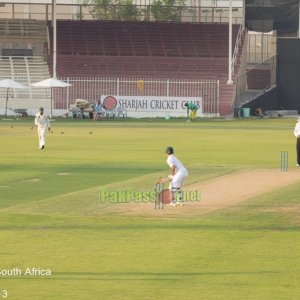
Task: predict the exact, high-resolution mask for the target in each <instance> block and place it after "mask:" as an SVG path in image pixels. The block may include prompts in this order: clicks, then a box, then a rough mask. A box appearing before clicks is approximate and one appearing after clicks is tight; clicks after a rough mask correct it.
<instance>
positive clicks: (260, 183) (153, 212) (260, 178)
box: [108, 169, 300, 217]
mask: <svg viewBox="0 0 300 300" xmlns="http://www.w3.org/2000/svg"><path fill="white" fill-rule="evenodd" d="M297 182H300V170H298V169H294V170H289V171H288V172H280V171H279V170H274V169H272V170H269V169H256V170H242V171H237V172H234V173H231V174H226V175H223V176H220V177H217V178H214V179H210V180H207V181H203V182H201V183H194V184H191V185H186V186H184V191H196V190H197V191H199V192H200V201H195V202H187V203H185V204H184V205H183V206H176V207H172V206H168V205H164V209H154V204H153V203H127V204H124V205H114V207H110V208H108V210H109V211H110V212H111V213H117V214H118V213H120V214H124V213H125V214H130V215H144V216H149V217H151V216H153V217H154V216H162V217H172V216H178V217H179V216H188V215H201V214H206V213H209V212H212V211H215V210H218V209H224V208H227V207H230V206H232V205H236V204H239V203H242V202H245V201H247V200H249V199H251V198H253V197H256V196H259V195H262V194H264V193H268V192H271V191H274V190H276V189H280V188H282V187H285V186H288V185H291V184H294V183H297Z"/></svg>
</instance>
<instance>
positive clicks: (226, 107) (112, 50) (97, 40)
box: [48, 20, 240, 114]
mask: <svg viewBox="0 0 300 300" xmlns="http://www.w3.org/2000/svg"><path fill="white" fill-rule="evenodd" d="M49 26H50V23H49ZM239 29H240V27H239V25H234V26H233V48H234V46H235V42H236V39H237V35H238V31H239ZM49 32H50V39H51V45H52V44H53V43H52V38H53V37H52V32H51V27H49ZM57 47H58V48H57V74H58V76H63V77H72V76H88V77H143V78H151V77H152V78H193V79H195V78H197V79H219V80H220V97H221V107H220V108H221V113H222V114H230V113H231V110H232V101H233V95H234V86H228V85H226V82H227V78H228V24H218V23H175V22H165V23H163V22H113V21H95V20H93V21H58V22H57ZM50 53H52V51H50ZM48 63H49V65H50V70H51V69H52V67H51V64H52V56H51V55H49V56H48ZM236 68H238V65H236Z"/></svg>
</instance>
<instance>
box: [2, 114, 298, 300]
mask: <svg viewBox="0 0 300 300" xmlns="http://www.w3.org/2000/svg"><path fill="white" fill-rule="evenodd" d="M52 124H53V126H52V128H53V133H49V134H48V135H47V144H46V149H45V150H43V151H40V150H38V143H37V135H36V131H35V129H34V128H32V126H33V119H32V118H28V119H19V120H17V119H14V118H12V119H11V120H10V119H9V120H7V119H4V120H3V119H0V137H1V148H0V149H1V161H0V246H1V247H0V270H1V272H2V273H3V272H6V271H7V270H13V269H14V270H16V269H19V270H21V272H22V274H21V275H12V276H5V275H2V276H1V275H0V299H1V297H2V298H4V297H5V296H6V294H5V293H6V292H5V291H7V292H8V297H7V299H22V300H24V299H26V300H27V299H37V300H40V299H63V300H67V299H72V300H74V299H104V300H106V299H107V300H110V299H128V300H132V299H168V300H169V299H170V300H171V299H205V300H206V299H226V300H227V299H230V300H232V299H239V300H240V299H272V300H273V299H299V298H300V286H299V278H300V251H299V249H300V234H299V229H300V218H299V206H300V199H299V194H300V185H299V184H293V185H290V186H287V187H285V188H282V189H275V190H274V191H273V192H271V193H268V194H263V195H261V196H260V197H257V198H254V199H251V200H250V201H248V202H246V203H243V204H240V205H236V206H234V207H228V208H226V209H224V210H219V211H215V212H212V213H210V214H207V215H199V216H197V215H195V214H193V216H181V217H180V216H179V217H176V218H175V217H174V218H171V217H168V218H165V217H164V216H163V214H161V213H160V214H157V216H156V215H154V216H153V215H152V216H151V217H145V216H137V215H135V216H132V215H129V214H126V212H124V214H122V213H113V212H110V213H108V212H107V211H106V210H105V209H102V208H101V207H100V206H99V201H98V196H99V189H101V188H110V189H118V188H124V189H126V188H133V187H134V188H136V189H149V190H151V189H152V188H153V182H154V180H155V179H156V178H157V177H158V176H159V175H166V174H168V167H167V165H166V156H165V154H164V150H165V148H166V146H170V145H172V146H174V148H175V151H176V155H177V156H178V157H179V158H180V160H182V161H183V162H184V164H185V165H186V166H187V167H188V169H189V171H190V176H189V178H188V180H187V182H186V183H187V184H188V183H193V182H197V181H203V180H206V179H208V178H214V177H218V176H222V175H223V174H227V173H231V172H234V171H236V170H239V169H257V168H258V169H261V168H270V169H278V171H279V167H280V166H279V160H280V151H281V150H285V151H289V160H290V165H289V167H290V168H295V167H294V166H295V138H294V136H293V130H294V126H295V120H294V119H262V120H258V119H247V120H204V121H198V122H196V123H185V122H184V121H183V120H169V121H167V120H152V121H151V122H150V121H149V120H129V121H124V122H122V121H103V122H97V123H92V122H91V121H90V120H60V119H56V120H55V121H53V122H52ZM299 172H300V170H299ZM299 183H300V182H299ZM237 185H238V182H237ZM253 188H255V187H253ZM112 205H113V204H112ZM114 205H116V204H114ZM27 268H30V269H32V268H36V269H46V270H51V275H49V276H47V275H38V274H37V275H30V274H27V275H25V274H24V273H25V271H26V269H27Z"/></svg>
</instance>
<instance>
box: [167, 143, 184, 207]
mask: <svg viewBox="0 0 300 300" xmlns="http://www.w3.org/2000/svg"><path fill="white" fill-rule="evenodd" d="M166 154H167V155H168V158H167V164H168V165H169V167H170V168H171V175H169V176H168V178H169V180H170V186H169V189H170V190H171V192H172V195H173V199H172V203H171V205H173V206H174V205H177V204H181V203H182V191H181V186H182V184H183V182H184V180H185V178H186V177H187V176H188V171H187V169H186V168H185V167H184V165H183V164H182V163H181V162H180V160H179V159H177V157H176V156H175V155H174V149H173V147H167V149H166Z"/></svg>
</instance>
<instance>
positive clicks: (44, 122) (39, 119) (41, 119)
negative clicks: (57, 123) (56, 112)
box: [34, 112, 50, 128]
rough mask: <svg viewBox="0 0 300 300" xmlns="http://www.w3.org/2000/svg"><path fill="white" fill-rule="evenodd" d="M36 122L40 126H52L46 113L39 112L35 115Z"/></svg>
mask: <svg viewBox="0 0 300 300" xmlns="http://www.w3.org/2000/svg"><path fill="white" fill-rule="evenodd" d="M34 124H35V125H36V126H38V127H40V128H47V127H49V128H50V122H49V120H48V117H47V116H46V115H45V114H42V115H41V114H40V113H39V112H38V113H37V114H36V115H35V119H34Z"/></svg>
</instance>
